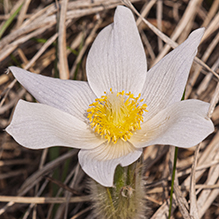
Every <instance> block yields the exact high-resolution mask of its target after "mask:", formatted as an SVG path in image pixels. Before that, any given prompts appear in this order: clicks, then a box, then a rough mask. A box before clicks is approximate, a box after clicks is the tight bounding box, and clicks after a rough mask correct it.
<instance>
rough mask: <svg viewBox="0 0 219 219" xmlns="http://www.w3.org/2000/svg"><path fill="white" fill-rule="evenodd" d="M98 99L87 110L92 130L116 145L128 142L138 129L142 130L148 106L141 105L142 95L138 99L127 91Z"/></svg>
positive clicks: (109, 94)
mask: <svg viewBox="0 0 219 219" xmlns="http://www.w3.org/2000/svg"><path fill="white" fill-rule="evenodd" d="M104 94H105V95H103V96H101V97H100V98H97V99H96V100H95V102H94V103H92V104H90V108H89V109H88V110H87V112H88V116H87V117H88V119H89V122H90V126H91V128H92V129H93V130H94V131H95V132H96V133H98V134H99V135H101V136H102V137H104V138H105V139H107V140H108V142H110V141H112V142H113V143H116V142H117V141H118V139H122V140H123V141H127V140H128V139H130V137H131V136H132V135H133V133H132V132H134V131H135V130H137V129H141V122H143V113H144V112H146V111H147V110H146V107H147V105H146V104H142V105H140V103H141V102H142V101H143V99H141V100H140V97H141V94H139V95H138V97H134V95H133V94H132V93H131V92H129V93H125V91H122V92H118V93H117V94H116V93H114V92H113V91H112V89H110V93H108V94H107V93H106V92H104Z"/></svg>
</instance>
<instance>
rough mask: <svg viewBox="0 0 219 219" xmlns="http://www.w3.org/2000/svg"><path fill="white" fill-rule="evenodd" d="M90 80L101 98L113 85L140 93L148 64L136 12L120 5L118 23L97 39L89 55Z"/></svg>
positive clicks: (116, 21)
mask: <svg viewBox="0 0 219 219" xmlns="http://www.w3.org/2000/svg"><path fill="white" fill-rule="evenodd" d="M86 71H87V77H88V83H89V84H90V86H91V88H92V90H93V91H94V93H95V94H96V95H97V96H98V97H100V96H101V95H103V93H104V91H106V92H108V91H109V90H110V88H112V89H113V91H114V92H118V91H122V90H124V91H127V92H128V91H131V92H132V93H134V95H135V96H137V95H138V94H139V93H140V92H141V90H142V87H143V84H144V81H145V77H146V71H147V65H146V57H145V52H144V48H143V45H142V42H141V39H140V36H139V33H138V29H137V26H136V24H135V19H134V16H133V14H132V12H131V11H130V10H129V9H128V8H126V7H123V6H118V7H117V9H116V11H115V15H114V23H113V24H111V25H109V26H107V27H105V28H104V29H103V30H102V31H101V32H100V33H99V35H98V36H97V38H96V39H95V41H94V43H93V45H92V47H91V49H90V52H89V54H88V58H87V64H86Z"/></svg>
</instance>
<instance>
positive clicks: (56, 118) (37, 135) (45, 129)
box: [6, 100, 103, 149]
mask: <svg viewBox="0 0 219 219" xmlns="http://www.w3.org/2000/svg"><path fill="white" fill-rule="evenodd" d="M6 131H7V132H8V133H9V134H10V135H11V136H13V138H14V139H15V140H16V141H17V142H18V143H19V144H21V145H22V146H24V147H27V148H32V149H40V148H47V147H51V146H68V147H74V148H84V149H91V148H94V147H96V146H97V145H100V144H101V143H102V142H103V140H101V139H100V138H98V137H96V136H95V134H94V133H93V132H92V131H91V130H90V128H89V127H88V126H87V125H86V124H85V123H84V122H82V121H80V120H79V119H77V118H76V117H74V116H72V115H70V114H68V113H65V112H63V111H61V110H58V109H56V108H53V107H51V106H48V105H44V104H40V103H29V102H26V101H23V100H20V101H19V102H18V104H17V106H16V109H15V112H14V116H13V119H12V122H11V124H10V125H9V126H8V127H7V128H6Z"/></svg>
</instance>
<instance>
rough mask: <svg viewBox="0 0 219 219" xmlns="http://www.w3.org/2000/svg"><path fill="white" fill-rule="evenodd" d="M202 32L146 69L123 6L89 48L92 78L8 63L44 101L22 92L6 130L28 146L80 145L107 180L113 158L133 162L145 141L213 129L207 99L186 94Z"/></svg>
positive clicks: (178, 141) (85, 163)
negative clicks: (32, 100)
mask: <svg viewBox="0 0 219 219" xmlns="http://www.w3.org/2000/svg"><path fill="white" fill-rule="evenodd" d="M203 33H204V29H203V28H200V29H197V30H195V31H193V32H192V33H191V34H190V36H189V37H188V39H187V40H186V41H185V42H183V43H182V44H181V45H180V46H178V47H177V48H176V49H174V50H173V51H172V52H170V53H169V54H168V55H166V56H165V57H164V58H163V59H162V60H161V61H160V62H159V63H157V64H156V65H155V66H154V67H152V68H151V69H150V70H149V71H148V72H147V62H146V57H145V52H144V48H143V45H142V42H141V39H140V36H139V33H138V29H137V26H136V24H135V19H134V16H133V14H132V12H131V11H130V10H129V9H128V8H126V7H123V6H118V7H117V9H116V11H115V15H114V23H112V24H110V25H109V26H107V27H105V28H104V29H103V30H102V31H101V32H100V33H99V34H98V36H97V37H96V39H95V41H94V43H93V45H92V47H91V49H90V51H89V54H88V57H87V63H86V73H87V78H88V82H84V81H73V80H60V79H55V78H50V77H45V76H42V75H38V74H34V73H30V72H28V71H25V70H23V69H20V68H17V67H10V68H9V69H10V70H11V72H12V73H13V75H14V76H15V78H16V79H17V80H18V81H19V82H20V83H21V84H22V85H23V86H24V87H25V88H26V89H27V90H28V91H29V92H30V93H31V94H32V95H33V96H34V97H35V98H36V100H38V101H39V103H30V102H26V101H24V100H20V101H19V102H18V104H17V106H16V109H15V112H14V116H13V119H12V122H11V124H10V125H9V126H8V127H7V129H6V131H7V132H8V133H9V134H10V135H12V136H13V138H14V139H15V140H16V141H17V142H18V143H19V144H21V145H23V146H24V147H27V148H31V149H40V148H47V147H51V146H67V147H73V148H80V149H81V150H80V152H79V154H78V157H79V163H80V164H81V167H82V169H83V170H84V171H85V172H86V173H87V174H88V175H89V176H91V177H92V178H93V179H95V180H96V181H97V182H99V183H100V184H102V185H103V186H106V187H111V186H113V177H114V171H115V168H116V166H117V165H119V164H120V165H121V166H127V165H130V164H131V163H133V162H134V161H136V160H137V159H138V158H139V157H140V156H141V154H142V148H144V147H146V146H149V145H153V144H168V145H174V146H178V147H184V148H187V147H191V146H194V145H196V144H198V143H199V142H201V141H202V140H203V139H204V138H206V136H208V135H209V134H210V133H211V132H213V131H214V126H213V123H212V121H211V120H210V119H209V118H208V117H207V112H208V108H209V104H208V103H205V102H202V101H199V100H185V101H181V98H182V95H183V92H184V89H185V85H186V81H187V78H188V74H189V71H190V68H191V65H192V62H193V59H194V57H195V55H196V52H197V47H198V45H199V43H200V40H201V38H202V35H203Z"/></svg>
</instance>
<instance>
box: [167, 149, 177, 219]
mask: <svg viewBox="0 0 219 219" xmlns="http://www.w3.org/2000/svg"><path fill="white" fill-rule="evenodd" d="M178 149H179V148H178V147H175V154H174V163H173V172H172V181H171V190H170V207H169V216H168V219H170V217H171V211H172V203H173V187H174V179H175V172H176V162H177V154H178Z"/></svg>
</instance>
